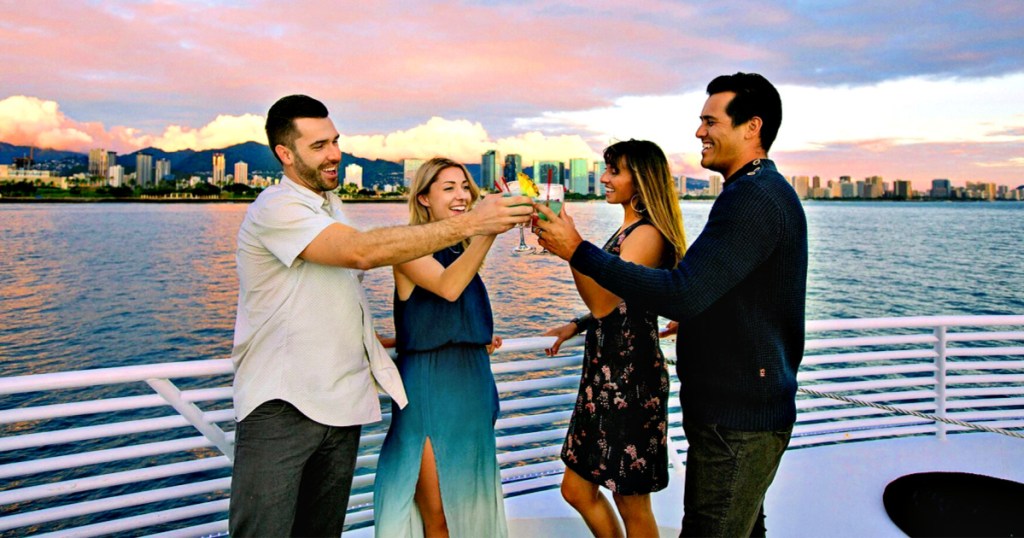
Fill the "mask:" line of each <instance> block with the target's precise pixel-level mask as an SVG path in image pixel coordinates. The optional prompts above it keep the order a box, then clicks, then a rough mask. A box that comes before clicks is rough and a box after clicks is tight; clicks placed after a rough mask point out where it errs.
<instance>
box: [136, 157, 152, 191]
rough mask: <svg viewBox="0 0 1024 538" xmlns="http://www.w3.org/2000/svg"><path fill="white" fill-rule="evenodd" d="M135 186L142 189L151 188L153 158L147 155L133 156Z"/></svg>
mask: <svg viewBox="0 0 1024 538" xmlns="http://www.w3.org/2000/svg"><path fill="white" fill-rule="evenodd" d="M135 184H136V185H138V186H139V187H142V188H144V189H145V188H149V187H152V186H153V156H152V155H150V154H148V153H136V154H135Z"/></svg>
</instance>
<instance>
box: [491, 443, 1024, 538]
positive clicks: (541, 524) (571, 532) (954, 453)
mask: <svg viewBox="0 0 1024 538" xmlns="http://www.w3.org/2000/svg"><path fill="white" fill-rule="evenodd" d="M925 471H960V472H969V473H976V474H985V475H990V476H996V477H999V478H1005V479H1008V480H1014V481H1017V482H1024V440H1021V439H1013V438H1010V437H1006V436H1002V435H995V434H988V433H972V434H957V435H951V436H949V438H948V439H947V440H946V441H940V440H938V439H936V438H934V437H915V438H903V439H894V440H889V441H868V442H858V443H847V444H844V445H833V446H826V447H817V448H799V449H792V450H790V451H788V452H787V453H786V455H785V457H783V459H782V466H781V467H780V469H779V474H778V476H777V477H776V479H775V483H774V484H773V485H772V487H771V489H770V490H769V492H768V498H767V500H766V503H765V513H766V514H767V517H768V519H767V521H766V525H767V527H768V533H769V535H770V536H781V537H785V536H808V537H812V536H813V537H817V536H828V537H830V538H834V537H844V536H849V537H858V538H860V537H864V536H874V537H884V536H905V535H904V534H903V532H901V531H900V530H899V528H897V527H896V526H895V525H894V524H893V523H892V521H890V520H889V517H888V515H886V513H885V508H884V506H883V505H882V492H883V491H884V490H885V486H886V485H887V484H888V483H889V482H891V481H893V480H895V479H896V478H899V477H900V476H903V475H906V474H912V473H918V472H925ZM652 499H653V502H654V513H655V517H656V518H657V520H658V525H659V527H660V528H661V529H662V533H661V534H662V536H665V537H670V536H671V537H674V536H678V535H679V523H680V521H681V520H682V514H683V501H682V499H683V480H682V476H679V475H673V476H672V479H671V481H670V483H669V487H668V488H667V489H665V490H664V491H661V492H658V493H656V494H654V495H653V497H652ZM506 507H507V510H508V518H509V528H510V531H511V534H512V536H515V537H524V538H525V537H534V536H589V535H590V534H589V532H588V531H587V528H586V526H585V525H584V524H583V522H582V521H581V520H579V518H577V517H575V514H574V513H573V512H572V510H571V509H570V508H569V506H568V505H567V504H566V503H565V502H564V501H562V499H561V496H560V494H559V492H558V490H550V491H544V492H541V493H536V494H530V495H521V496H518V497H512V498H510V499H507V500H506Z"/></svg>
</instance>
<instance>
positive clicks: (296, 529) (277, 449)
mask: <svg viewBox="0 0 1024 538" xmlns="http://www.w3.org/2000/svg"><path fill="white" fill-rule="evenodd" d="M360 430H361V427H360V426H347V427H335V426H325V425H323V424H320V423H318V422H314V421H313V420H310V419H309V418H307V417H306V416H305V415H303V414H302V413H301V412H300V411H299V410H298V409H296V408H295V406H293V405H291V404H290V403H288V402H285V401H283V400H271V401H269V402H265V403H263V404H261V405H260V406H259V407H257V408H256V409H255V410H254V411H253V412H252V413H250V414H249V415H248V416H247V417H245V419H243V420H242V421H241V422H239V423H238V425H237V428H236V430H235V458H234V469H233V470H232V476H231V507H230V509H229V518H228V530H229V532H230V534H231V535H232V536H240V537H246V536H330V537H332V538H337V537H338V536H340V535H341V530H342V527H344V526H345V512H346V510H347V509H348V498H349V494H350V493H351V491H352V475H353V473H354V472H355V464H356V455H357V453H358V450H359V433H360Z"/></svg>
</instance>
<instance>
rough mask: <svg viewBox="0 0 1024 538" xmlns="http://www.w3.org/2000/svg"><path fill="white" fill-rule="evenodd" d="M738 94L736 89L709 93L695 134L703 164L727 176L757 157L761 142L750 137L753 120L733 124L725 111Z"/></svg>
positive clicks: (701, 163)
mask: <svg viewBox="0 0 1024 538" xmlns="http://www.w3.org/2000/svg"><path fill="white" fill-rule="evenodd" d="M735 96H736V94H735V93H734V92H721V93H716V94H712V95H711V96H709V97H708V100H707V101H705V103H704V109H703V110H702V111H701V113H700V127H699V128H698V129H697V132H696V133H695V134H696V136H697V138H699V139H700V141H701V144H702V148H701V152H700V165H701V166H703V167H704V168H707V169H708V170H712V171H715V172H718V173H720V174H722V176H723V177H725V178H726V179H728V178H729V177H730V176H732V174H733V173H735V172H736V171H737V170H739V169H740V168H741V167H743V165H745V164H747V163H748V162H750V161H752V160H754V159H755V158H757V157H756V155H755V152H756V151H755V150H756V149H757V147H758V146H757V143H758V142H757V141H756V140H753V138H752V137H751V136H750V135H751V133H752V129H751V127H752V126H751V123H752V122H753V121H754V120H751V121H748V122H746V123H743V124H741V125H736V126H733V124H732V118H730V117H729V114H728V113H726V111H725V109H726V107H727V106H729V103H730V102H731V101H732V99H733V97H735ZM757 121H760V120H759V119H758V120H757Z"/></svg>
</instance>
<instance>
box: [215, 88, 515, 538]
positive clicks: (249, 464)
mask: <svg viewBox="0 0 1024 538" xmlns="http://www.w3.org/2000/svg"><path fill="white" fill-rule="evenodd" d="M327 116H328V113H327V108H326V107H325V106H324V105H323V103H321V102H319V101H317V100H316V99H313V98H311V97H308V96H304V95H291V96H288V97H284V98H281V99H280V100H278V101H277V103H275V104H274V105H273V106H272V107H271V108H270V111H269V113H268V114H267V124H266V130H267V138H268V141H269V144H270V148H271V150H272V151H273V152H274V155H275V157H277V159H278V160H279V161H280V162H281V165H282V168H283V169H284V177H283V178H282V180H281V183H280V184H278V185H275V186H273V187H270V188H268V189H266V190H265V191H263V192H262V193H261V194H260V195H259V197H257V199H256V201H255V202H253V204H252V205H251V206H250V207H249V210H248V211H247V212H246V216H245V220H244V221H243V222H242V226H241V229H240V230H239V232H238V254H237V261H238V277H239V294H238V317H237V320H236V323H235V338H234V349H233V352H232V360H233V361H234V366H235V381H234V391H235V394H234V404H235V415H236V420H237V421H238V424H237V428H236V434H235V452H234V470H233V476H232V484H231V507H230V518H229V531H230V533H231V534H232V535H233V536H286V535H291V536H333V537H337V536H339V535H340V534H341V530H342V527H343V526H344V523H345V511H346V509H347V506H348V498H349V492H350V491H351V486H352V475H353V473H354V471H355V462H356V453H357V450H358V448H359V434H360V429H361V425H362V424H366V423H370V422H376V421H378V420H380V418H381V414H380V406H379V404H378V400H377V388H376V387H377V386H379V387H381V388H382V389H383V390H384V391H385V392H387V393H388V394H390V395H391V397H392V398H393V399H394V400H395V402H397V403H398V404H399V405H403V406H404V405H405V402H406V397H405V391H404V389H403V388H402V382H401V379H400V377H399V375H398V371H397V369H396V368H395V366H394V364H393V363H392V362H391V359H390V357H389V356H388V355H387V353H386V352H385V351H384V349H383V347H382V346H381V345H380V343H379V342H378V341H377V339H376V336H375V333H374V331H373V326H372V318H371V316H370V313H369V309H368V306H367V302H366V297H365V295H364V293H363V288H362V285H361V284H360V274H361V272H362V271H363V270H366V269H370V268H373V267H380V266H384V265H394V264H398V263H402V262H405V261H408V260H412V259H415V258H419V257H422V256H425V255H427V254H430V253H432V252H435V251H437V250H440V249H442V248H445V247H447V246H450V245H453V244H456V243H458V242H460V241H462V240H464V239H466V238H468V237H471V236H474V235H495V234H498V233H502V232H505V231H507V230H509V229H511V228H512V227H513V226H515V225H516V224H518V223H526V222H528V221H529V220H530V214H531V212H532V208H531V206H530V205H529V204H530V200H529V198H527V197H513V198H502V197H499V196H490V197H487V198H485V199H483V200H481V201H480V202H478V203H477V204H476V206H475V207H474V208H473V210H472V211H470V212H468V213H465V214H463V215H459V216H456V217H452V218H449V219H444V220H440V221H436V222H432V223H429V224H424V225H419V226H396V227H391V228H378V229H374V230H369V231H366V232H362V231H359V230H356V229H355V228H352V227H351V226H349V225H348V224H347V222H346V221H345V219H344V216H343V215H342V213H341V200H339V199H338V197H337V196H336V195H335V194H333V193H332V192H331V191H332V190H333V189H335V188H336V187H337V186H338V165H339V163H340V162H341V150H340V149H339V148H338V138H339V135H338V131H337V130H336V129H335V127H334V123H333V122H332V121H331V120H330V119H329V118H328V117H327ZM516 204H524V205H522V206H519V207H513V206H514V205H516Z"/></svg>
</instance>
